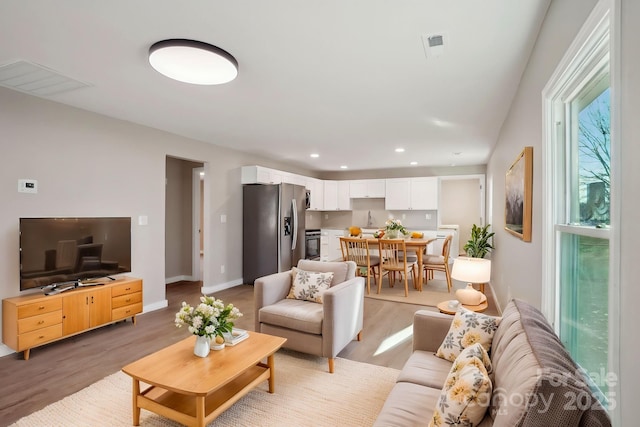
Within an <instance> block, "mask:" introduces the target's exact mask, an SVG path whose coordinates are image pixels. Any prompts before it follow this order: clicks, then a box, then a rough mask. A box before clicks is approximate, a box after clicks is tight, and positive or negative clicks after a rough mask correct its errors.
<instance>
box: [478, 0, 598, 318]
mask: <svg viewBox="0 0 640 427" xmlns="http://www.w3.org/2000/svg"><path fill="white" fill-rule="evenodd" d="M596 2H597V1H596V0H562V1H553V2H551V5H550V7H549V10H548V12H547V16H546V18H545V20H544V23H543V25H542V28H541V30H540V34H539V36H538V40H537V42H536V45H535V47H534V49H533V52H532V54H531V57H530V59H529V63H528V64H527V67H526V69H525V72H524V73H523V76H522V79H521V81H520V86H519V88H518V91H517V93H516V96H515V97H514V100H513V103H512V104H511V108H510V110H509V115H508V116H507V119H506V120H505V122H504V124H503V127H502V130H501V132H500V136H499V138H498V142H497V144H496V147H495V149H494V151H493V153H492V155H491V159H490V161H489V163H488V165H487V184H488V189H487V190H488V191H487V206H488V212H487V214H488V216H487V218H488V219H487V222H488V223H490V224H492V227H491V229H492V231H494V232H495V233H496V234H495V236H494V246H495V248H496V249H495V250H494V251H493V252H492V255H491V258H492V272H491V285H492V287H493V288H494V290H495V292H496V295H497V298H498V301H499V303H500V305H501V306H502V307H504V306H505V305H506V303H507V302H508V300H509V299H511V298H520V299H523V300H526V301H529V302H530V303H531V304H533V305H535V306H536V307H540V304H541V298H542V291H541V289H542V287H541V280H542V242H541V239H542V238H541V227H542V193H541V191H542V182H543V180H542V176H541V175H542V164H541V161H542V157H541V153H542V138H543V129H542V89H543V88H544V86H545V85H546V84H547V82H548V80H549V77H550V76H551V74H552V73H553V71H554V70H555V69H556V67H557V66H558V63H559V62H560V60H561V59H562V57H563V55H564V53H565V51H566V50H567V48H568V47H569V45H570V44H571V42H572V41H573V39H574V37H575V36H576V34H577V33H578V31H579V29H580V28H581V27H582V24H583V23H584V21H585V19H586V18H587V16H589V13H590V12H591V10H592V9H593V7H594V5H595V4H596ZM525 146H533V222H532V224H533V233H532V239H531V242H529V243H526V242H523V241H522V240H519V239H517V238H516V237H514V236H512V235H511V234H509V233H507V232H506V231H505V230H504V224H505V222H504V188H505V173H506V171H507V169H508V168H509V167H510V166H511V164H512V163H513V161H514V160H515V159H516V157H517V156H518V154H520V152H521V151H522V149H523V148H524V147H525ZM523 271H526V272H527V274H522V272H523Z"/></svg>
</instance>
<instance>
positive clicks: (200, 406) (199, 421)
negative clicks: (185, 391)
mask: <svg viewBox="0 0 640 427" xmlns="http://www.w3.org/2000/svg"><path fill="white" fill-rule="evenodd" d="M204 398H205V396H196V425H198V427H204V426H205V423H204V417H205V413H204V401H205V399H204Z"/></svg>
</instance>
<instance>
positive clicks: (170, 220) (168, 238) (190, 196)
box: [165, 156, 207, 283]
mask: <svg viewBox="0 0 640 427" xmlns="http://www.w3.org/2000/svg"><path fill="white" fill-rule="evenodd" d="M205 169H206V168H205V163H204V162H198V161H194V160H187V159H181V158H177V157H171V156H167V157H166V169H165V177H166V181H165V282H166V283H174V282H178V281H183V280H186V281H202V280H203V278H204V273H205V269H206V262H205V259H206V255H207V254H206V251H205V248H206V245H205V243H204V241H205V239H204V236H205V223H206V221H205V220H204V219H205V218H206V217H207V214H206V211H205V209H206V203H204V195H205V194H206V192H205V187H206V185H207V178H206V176H205Z"/></svg>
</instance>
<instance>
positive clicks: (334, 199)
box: [323, 181, 351, 211]
mask: <svg viewBox="0 0 640 427" xmlns="http://www.w3.org/2000/svg"><path fill="white" fill-rule="evenodd" d="M349 191H350V189H349V181H324V209H323V210H325V211H350V210H351V198H350V197H349V194H350V193H349Z"/></svg>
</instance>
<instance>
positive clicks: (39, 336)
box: [18, 323, 62, 351]
mask: <svg viewBox="0 0 640 427" xmlns="http://www.w3.org/2000/svg"><path fill="white" fill-rule="evenodd" d="M60 337H62V323H60V324H59V325H53V326H49V327H47V328H42V329H38V330H36V331H33V332H27V333H26V334H21V335H19V336H18V351H21V350H24V349H25V348H31V347H35V346H38V345H40V344H44V343H46V342H49V341H53V340H55V339H57V338H60Z"/></svg>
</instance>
